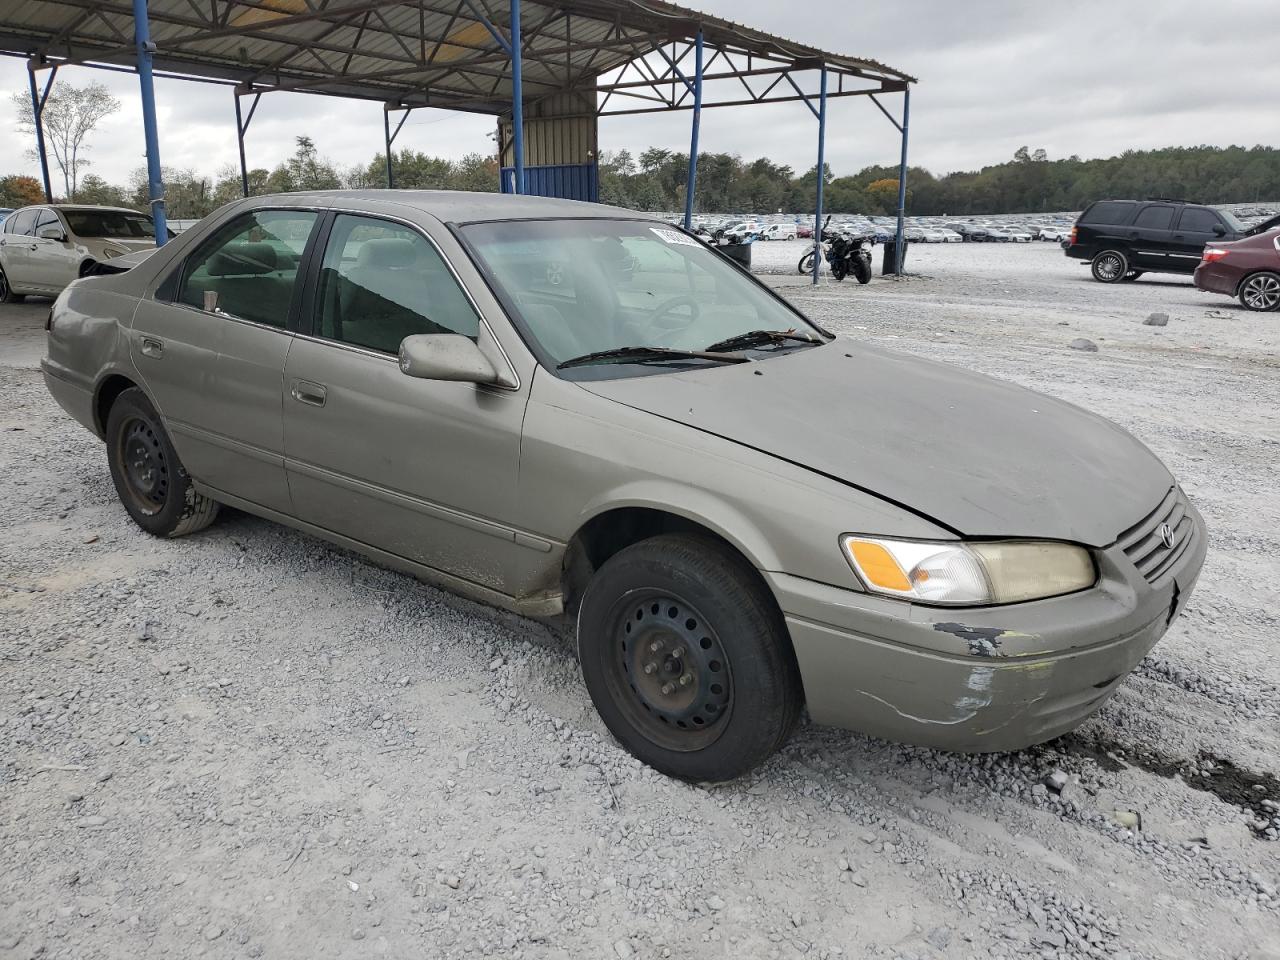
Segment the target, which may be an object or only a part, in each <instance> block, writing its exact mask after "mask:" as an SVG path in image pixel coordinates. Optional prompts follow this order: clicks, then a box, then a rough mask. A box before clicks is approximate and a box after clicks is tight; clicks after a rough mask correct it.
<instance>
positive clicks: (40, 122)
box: [27, 61, 71, 203]
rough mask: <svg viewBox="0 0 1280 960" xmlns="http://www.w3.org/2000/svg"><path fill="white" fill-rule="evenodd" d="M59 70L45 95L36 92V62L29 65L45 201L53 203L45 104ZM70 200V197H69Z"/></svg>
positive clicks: (37, 150)
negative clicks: (45, 143)
mask: <svg viewBox="0 0 1280 960" xmlns="http://www.w3.org/2000/svg"><path fill="white" fill-rule="evenodd" d="M57 73H58V68H57V67H52V68H51V70H50V73H49V82H48V83H46V84H45V86H44V94H43V95H41V94H40V93H39V92H38V91H37V90H36V66H35V61H31V62H30V63H28V64H27V80H28V81H29V82H30V85H31V119H32V120H34V121H35V122H36V155H37V156H38V157H39V158H40V176H41V178H42V179H43V181H44V201H45V203H53V185H52V184H51V183H50V181H49V154H48V152H47V151H46V150H45V146H44V102H45V101H46V100H48V99H49V91H50V90H51V89H52V88H53V78H54V77H55V76H56V75H57ZM67 199H68V200H70V199H71V198H70V197H67Z"/></svg>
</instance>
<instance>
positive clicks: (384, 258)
mask: <svg viewBox="0 0 1280 960" xmlns="http://www.w3.org/2000/svg"><path fill="white" fill-rule="evenodd" d="M416 259H418V251H417V250H415V249H414V248H413V241H412V240H402V239H397V238H395V237H387V238H385V239H382V240H366V241H365V242H364V243H363V244H362V245H361V247H360V252H359V253H358V254H356V263H358V264H359V265H360V266H362V267H407V266H409V264H411V263H413V262H414V261H415V260H416Z"/></svg>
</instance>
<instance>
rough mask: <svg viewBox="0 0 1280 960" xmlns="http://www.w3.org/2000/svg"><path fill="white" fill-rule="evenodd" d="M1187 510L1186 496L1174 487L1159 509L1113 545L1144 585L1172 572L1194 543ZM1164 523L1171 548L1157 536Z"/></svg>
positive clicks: (1191, 523)
mask: <svg viewBox="0 0 1280 960" xmlns="http://www.w3.org/2000/svg"><path fill="white" fill-rule="evenodd" d="M1188 506H1189V505H1188V503H1187V498H1186V495H1185V494H1184V493H1183V492H1182V490H1181V489H1180V488H1179V487H1176V486H1175V487H1173V489H1171V490H1170V491H1169V493H1168V494H1167V495H1166V496H1165V498H1164V499H1163V500H1161V501H1160V506H1158V507H1156V508H1155V509H1154V510H1152V511H1151V513H1149V514H1147V516H1145V517H1143V518H1142V520H1140V521H1139V522H1138V523H1135V524H1134V525H1133V526H1132V527H1130V528H1129V529H1128V530H1126V531H1124V533H1122V534H1120V536H1119V537H1118V538H1117V540H1116V543H1117V544H1119V546H1120V549H1122V550H1123V551H1124V553H1125V556H1127V557H1128V558H1129V559H1130V560H1132V561H1133V565H1134V566H1135V567H1137V568H1138V572H1139V573H1141V574H1142V576H1143V577H1145V578H1146V581H1147V583H1155V582H1157V581H1158V580H1160V578H1161V577H1163V576H1164V575H1165V574H1167V573H1168V572H1169V571H1170V570H1171V569H1173V566H1174V564H1176V563H1177V562H1178V559H1179V558H1180V557H1181V556H1182V555H1183V554H1184V553H1186V552H1187V550H1188V549H1189V548H1190V546H1191V544H1192V543H1194V542H1195V538H1196V527H1195V522H1194V521H1193V520H1192V519H1191V511H1190V510H1189V509H1188ZM1166 523H1167V524H1168V525H1169V530H1170V532H1171V533H1172V534H1173V545H1172V546H1169V545H1168V544H1166V543H1165V542H1164V538H1163V537H1162V536H1161V534H1160V530H1161V527H1163V526H1164V525H1165V524H1166Z"/></svg>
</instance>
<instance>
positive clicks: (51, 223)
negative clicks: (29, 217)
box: [36, 207, 62, 230]
mask: <svg viewBox="0 0 1280 960" xmlns="http://www.w3.org/2000/svg"><path fill="white" fill-rule="evenodd" d="M41 227H59V228H61V227H62V221H61V220H59V219H58V215H57V214H56V213H54V212H53V211H52V210H50V209H48V208H47V207H46V208H44V209H43V210H41V211H40V215H39V216H38V217H36V229H37V230H39V229H40V228H41Z"/></svg>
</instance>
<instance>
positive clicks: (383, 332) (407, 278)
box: [319, 213, 480, 353]
mask: <svg viewBox="0 0 1280 960" xmlns="http://www.w3.org/2000/svg"><path fill="white" fill-rule="evenodd" d="M319 317H320V330H319V333H320V336H322V337H325V338H326V339H329V340H337V341H338V342H340V343H349V344H351V345H352V346H356V347H364V348H365V349H367V350H377V351H379V352H381V353H397V352H398V351H399V350H400V343H401V341H403V340H404V338H405V337H411V336H415V335H417V334H424V333H425V334H431V333H457V334H461V335H462V336H464V337H471V338H472V339H473V340H474V339H475V338H476V337H477V336H478V335H479V332H480V318H479V316H478V315H477V314H476V311H475V309H474V308H473V307H472V306H471V302H470V301H469V300H468V299H467V296H466V294H465V293H463V291H462V288H461V287H460V286H459V285H458V281H457V280H456V279H455V278H454V276H453V274H452V273H451V272H450V271H449V268H448V267H447V266H446V265H445V262H444V260H443V259H442V258H441V256H440V254H439V253H437V252H436V249H435V247H433V246H432V245H431V243H430V242H428V241H427V239H426V238H425V237H424V236H423V235H422V234H420V233H419V232H418V231H416V230H414V229H412V228H411V227H407V226H405V225H403V224H399V223H393V222H391V221H389V220H379V219H376V218H374V217H360V216H354V215H352V214H346V213H344V214H340V215H338V216H337V217H336V218H335V219H334V221H333V230H332V231H331V232H330V234H329V242H328V244H327V245H326V247H325V251H324V260H323V262H322V264H321V268H320V311H319Z"/></svg>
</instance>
